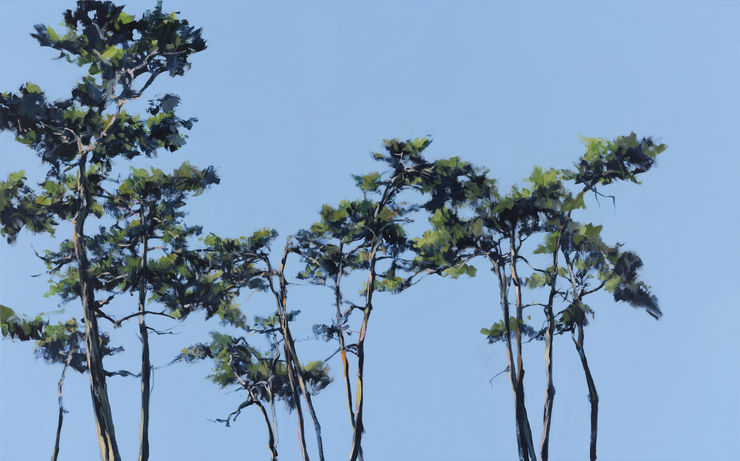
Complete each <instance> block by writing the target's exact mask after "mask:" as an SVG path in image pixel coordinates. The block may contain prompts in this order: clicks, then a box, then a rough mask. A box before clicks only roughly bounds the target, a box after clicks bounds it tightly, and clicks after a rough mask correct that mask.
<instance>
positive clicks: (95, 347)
mask: <svg viewBox="0 0 740 461" xmlns="http://www.w3.org/2000/svg"><path fill="white" fill-rule="evenodd" d="M86 155H87V154H84V155H82V156H81V157H80V163H79V170H78V172H79V176H78V179H77V181H78V182H77V191H78V199H79V200H80V203H79V208H78V211H77V215H76V216H75V219H74V220H73V225H74V233H73V236H72V240H73V242H74V249H75V258H76V259H77V264H78V270H79V278H80V299H81V301H82V313H83V319H84V321H85V349H86V357H87V367H88V371H89V373H90V395H91V397H92V405H93V414H94V418H95V429H96V433H97V437H98V446H99V448H100V456H101V458H102V459H103V461H121V455H120V453H119V451H118V444H117V443H116V434H115V429H114V428H113V415H112V413H111V408H110V401H109V399H108V388H107V386H106V383H105V370H104V368H103V355H102V351H101V348H100V332H99V330H98V319H97V316H96V311H97V304H96V302H95V297H94V288H93V284H92V283H91V282H90V275H89V273H88V271H89V262H88V260H87V249H86V247H85V220H86V219H87V215H88V213H89V211H90V206H91V204H90V203H89V201H90V192H89V191H88V187H87V180H86V176H85V174H86V171H85V170H86Z"/></svg>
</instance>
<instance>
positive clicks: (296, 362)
mask: <svg viewBox="0 0 740 461" xmlns="http://www.w3.org/2000/svg"><path fill="white" fill-rule="evenodd" d="M285 322H286V326H285V329H284V334H285V341H286V344H288V345H289V347H290V350H291V357H292V359H293V365H294V366H295V370H296V372H295V374H296V378H298V385H299V386H300V389H301V394H303V399H304V400H305V401H306V407H307V408H308V413H309V414H310V415H311V419H312V420H313V426H314V430H315V432H316V445H317V448H318V450H319V460H320V461H324V443H323V439H322V436H321V424H319V418H318V417H317V416H316V410H314V407H313V401H312V400H311V394H310V393H309V392H308V387H307V386H306V380H305V378H304V376H303V369H302V368H301V362H300V360H298V355H297V354H296V350H295V341H294V340H293V336H292V335H291V333H290V329H289V328H288V326H287V320H286V321H285Z"/></svg>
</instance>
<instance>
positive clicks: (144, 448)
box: [139, 216, 152, 461]
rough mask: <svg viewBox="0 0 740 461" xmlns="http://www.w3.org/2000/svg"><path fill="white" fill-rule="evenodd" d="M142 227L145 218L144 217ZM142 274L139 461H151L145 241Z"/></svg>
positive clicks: (146, 252) (150, 371)
mask: <svg viewBox="0 0 740 461" xmlns="http://www.w3.org/2000/svg"><path fill="white" fill-rule="evenodd" d="M141 222H142V225H144V217H143V216H142V221H141ZM145 232H146V230H145ZM142 244H143V249H142V255H141V274H140V276H139V334H140V335H141V422H140V424H139V461H148V460H149V398H150V396H151V373H152V365H151V361H150V358H149V332H148V331H147V326H146V321H145V319H144V311H145V310H146V291H147V290H146V286H147V270H148V269H147V257H148V253H149V241H148V240H147V238H146V237H144V239H143V242H142Z"/></svg>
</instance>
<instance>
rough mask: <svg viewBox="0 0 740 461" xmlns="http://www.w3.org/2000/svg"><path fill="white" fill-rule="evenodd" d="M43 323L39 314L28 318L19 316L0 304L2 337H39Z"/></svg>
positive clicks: (26, 339) (30, 338)
mask: <svg viewBox="0 0 740 461" xmlns="http://www.w3.org/2000/svg"><path fill="white" fill-rule="evenodd" d="M45 325H46V322H45V321H44V320H43V319H42V318H41V316H36V317H34V318H33V319H30V320H29V319H26V318H23V317H19V316H18V315H16V313H15V311H13V309H11V308H9V307H7V306H3V305H2V304H0V329H2V333H3V337H6V338H11V339H20V340H21V341H28V340H32V339H41V337H42V335H43V330H44V326H45Z"/></svg>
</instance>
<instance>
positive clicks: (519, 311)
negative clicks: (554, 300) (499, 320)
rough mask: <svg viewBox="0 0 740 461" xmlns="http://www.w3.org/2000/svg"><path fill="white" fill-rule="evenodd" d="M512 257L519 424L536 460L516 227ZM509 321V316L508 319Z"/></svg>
mask: <svg viewBox="0 0 740 461" xmlns="http://www.w3.org/2000/svg"><path fill="white" fill-rule="evenodd" d="M510 256H511V259H510V261H509V264H510V266H511V281H512V283H513V284H514V292H515V294H516V351H517V366H518V369H517V371H518V375H517V379H516V381H517V399H518V401H517V406H518V410H519V424H520V426H521V429H520V434H521V437H522V442H523V444H524V447H525V451H526V455H527V456H526V457H525V460H529V461H536V460H537V454H536V452H535V449H534V441H533V439H532V429H531V426H530V425H529V417H527V407H526V405H525V403H524V354H523V351H522V329H521V324H522V322H523V318H524V312H523V309H524V307H523V302H522V282H521V280H520V279H519V274H518V273H517V258H518V256H519V255H518V253H517V247H516V228H515V229H514V232H512V234H511V251H510ZM506 323H508V318H507V319H506Z"/></svg>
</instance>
